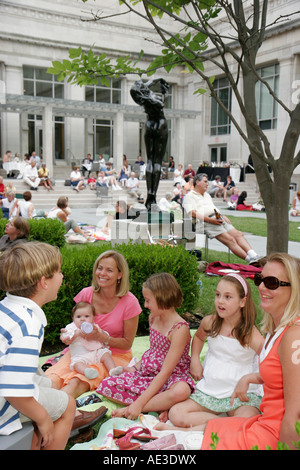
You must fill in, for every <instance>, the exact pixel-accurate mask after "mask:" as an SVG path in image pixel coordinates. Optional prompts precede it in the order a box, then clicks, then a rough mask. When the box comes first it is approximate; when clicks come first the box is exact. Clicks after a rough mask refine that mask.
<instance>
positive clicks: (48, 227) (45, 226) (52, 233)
mask: <svg viewBox="0 0 300 470" xmlns="http://www.w3.org/2000/svg"><path fill="white" fill-rule="evenodd" d="M7 222H8V220H7V219H0V237H2V236H3V235H4V230H5V226H6V224H7ZM28 222H29V225H30V237H29V240H36V241H39V242H46V243H49V245H54V246H58V247H59V248H61V247H63V246H64V245H65V243H66V239H65V233H66V229H65V226H64V224H63V223H62V222H61V221H60V220H57V219H56V220H52V219H30V220H28Z"/></svg>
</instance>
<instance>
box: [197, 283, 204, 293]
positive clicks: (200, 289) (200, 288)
mask: <svg viewBox="0 0 300 470" xmlns="http://www.w3.org/2000/svg"><path fill="white" fill-rule="evenodd" d="M197 286H198V287H199V293H200V295H202V289H203V284H202V281H201V279H199V280H198V281H197Z"/></svg>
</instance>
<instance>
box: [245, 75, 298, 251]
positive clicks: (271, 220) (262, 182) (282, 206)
mask: <svg viewBox="0 0 300 470" xmlns="http://www.w3.org/2000/svg"><path fill="white" fill-rule="evenodd" d="M255 83H256V77H255V75H254V73H253V72H252V71H251V69H250V68H247V69H246V70H245V69H244V73H243V84H244V102H245V108H246V109H247V114H248V116H249V118H250V119H251V120H253V121H254V122H257V114H256V103H255ZM246 127H247V135H248V138H249V140H250V142H251V144H252V146H254V147H255V148H256V149H257V152H255V151H254V150H253V147H252V149H251V148H250V149H249V150H250V153H251V156H252V159H253V165H254V169H255V174H256V179H257V183H258V187H259V191H260V193H261V196H262V198H263V201H264V203H265V207H266V216H267V230H268V237H267V249H266V251H267V254H270V253H272V252H287V251H288V238H289V217H288V204H289V182H290V178H291V174H292V172H293V168H292V165H286V167H285V168H283V165H282V161H281V159H280V160H273V159H272V160H270V159H267V157H266V154H265V151H264V147H263V144H262V142H261V139H260V137H259V135H258V134H257V132H256V130H255V129H254V128H253V127H252V126H251V124H250V123H249V122H248V121H246ZM262 155H263V156H264V160H262ZM281 157H282V155H281ZM268 163H269V165H270V167H271V168H272V170H273V172H272V173H270V172H269V168H268Z"/></svg>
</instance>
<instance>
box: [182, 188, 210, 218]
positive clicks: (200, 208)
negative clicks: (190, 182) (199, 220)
mask: <svg viewBox="0 0 300 470" xmlns="http://www.w3.org/2000/svg"><path fill="white" fill-rule="evenodd" d="M183 207H184V210H185V211H186V213H187V214H189V213H190V212H191V211H197V212H199V213H200V214H201V216H202V217H209V216H210V215H211V214H214V209H215V208H216V207H215V205H214V203H213V200H212V198H211V196H210V195H209V194H208V193H207V192H205V193H204V194H203V195H202V194H200V193H198V192H196V191H194V190H192V191H189V192H188V194H187V195H186V196H185V197H184V199H183ZM190 215H191V214H190Z"/></svg>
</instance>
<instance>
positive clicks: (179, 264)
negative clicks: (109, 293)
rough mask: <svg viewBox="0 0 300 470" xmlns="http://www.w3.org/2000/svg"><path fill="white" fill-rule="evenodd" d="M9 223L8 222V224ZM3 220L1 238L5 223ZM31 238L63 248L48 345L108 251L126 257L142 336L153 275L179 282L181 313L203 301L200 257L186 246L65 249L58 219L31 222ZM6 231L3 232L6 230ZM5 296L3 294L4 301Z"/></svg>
mask: <svg viewBox="0 0 300 470" xmlns="http://www.w3.org/2000/svg"><path fill="white" fill-rule="evenodd" d="M6 222H7V221H6ZM6 222H5V223H4V224H3V222H2V221H1V220H0V235H1V231H2V234H3V233H4V228H5V224H6ZM30 226H31V237H32V238H33V239H35V240H39V241H45V242H47V243H50V244H53V245H57V246H59V247H60V250H61V253H62V257H63V264H62V273H63V275H64V278H63V282H62V285H61V288H60V290H59V292H58V296H57V299H56V300H55V301H52V302H50V303H49V304H46V305H44V307H43V310H44V312H45V315H46V317H47V322H48V325H47V327H46V330H45V344H46V345H47V344H48V345H53V344H56V343H57V342H58V340H59V336H60V329H61V328H63V327H64V326H65V325H67V324H68V323H70V321H71V310H72V308H73V306H74V301H73V298H74V296H75V295H76V294H77V293H78V292H79V291H80V290H81V289H83V288H84V287H88V286H90V285H91V280H92V271H93V266H94V262H95V260H96V259H97V257H98V256H99V255H100V254H101V253H103V252H104V251H106V250H111V249H114V250H116V251H119V252H120V253H122V254H123V255H124V257H125V258H126V260H127V263H128V266H129V272H130V291H131V292H132V293H133V294H134V295H135V296H136V297H137V299H138V300H139V302H140V305H141V307H142V309H143V311H142V313H141V315H140V321H139V333H141V334H145V333H146V332H148V313H147V311H146V310H145V309H144V299H143V295H142V284H143V282H144V281H145V280H146V279H147V278H148V277H149V276H151V275H152V274H154V273H159V272H169V273H170V274H173V276H174V277H175V278H176V279H177V282H178V284H179V285H180V287H181V289H182V293H183V304H182V306H181V308H180V309H177V311H178V313H179V314H182V313H184V312H188V311H189V312H191V311H193V310H195V309H196V307H197V305H198V302H199V288H198V286H197V280H198V279H199V273H198V270H197V266H198V264H197V258H196V256H194V255H192V254H190V253H189V252H188V251H187V250H185V249H184V247H182V246H178V247H171V246H170V247H169V246H160V245H146V244H144V243H142V244H133V243H132V244H127V245H126V244H122V245H117V246H115V247H112V245H111V243H102V244H98V243H95V244H92V245H80V246H70V245H69V246H67V245H66V246H64V245H65V238H64V236H63V235H64V233H65V230H64V225H63V224H62V223H61V222H59V221H57V220H51V219H49V220H47V219H40V220H31V221H30ZM2 229H3V230H2ZM4 295H5V293H4V292H3V291H0V299H2V298H3V297H4Z"/></svg>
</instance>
